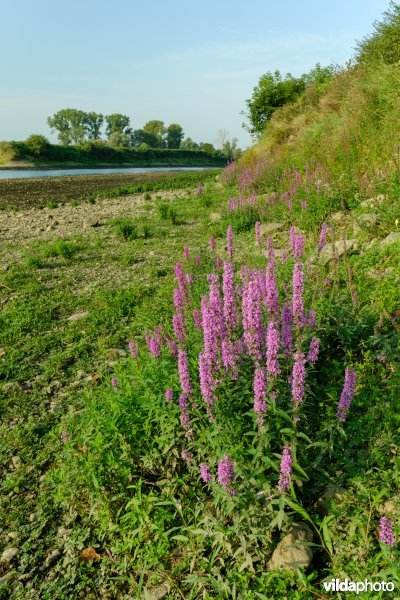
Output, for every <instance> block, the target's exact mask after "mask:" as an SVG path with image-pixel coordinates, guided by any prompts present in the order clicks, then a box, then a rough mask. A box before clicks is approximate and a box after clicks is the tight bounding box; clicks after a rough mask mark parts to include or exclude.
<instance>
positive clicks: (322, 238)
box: [318, 223, 328, 250]
mask: <svg viewBox="0 0 400 600" xmlns="http://www.w3.org/2000/svg"><path fill="white" fill-rule="evenodd" d="M327 232H328V225H327V224H326V223H322V227H321V233H320V234H319V242H318V250H322V248H323V247H324V246H325V240H326V234H327Z"/></svg>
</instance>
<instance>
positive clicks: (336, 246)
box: [319, 240, 358, 265]
mask: <svg viewBox="0 0 400 600" xmlns="http://www.w3.org/2000/svg"><path fill="white" fill-rule="evenodd" d="M357 249H358V243H357V240H337V241H336V242H332V243H331V244H325V246H324V247H323V248H322V250H321V252H320V254H319V260H320V262H321V263H322V264H323V265H326V264H327V263H328V262H329V261H330V260H332V259H334V258H335V256H342V254H344V253H345V252H349V251H350V250H357Z"/></svg>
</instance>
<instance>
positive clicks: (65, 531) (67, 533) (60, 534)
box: [57, 527, 72, 538]
mask: <svg viewBox="0 0 400 600" xmlns="http://www.w3.org/2000/svg"><path fill="white" fill-rule="evenodd" d="M71 533H72V529H66V528H65V527H59V528H58V530H57V535H58V537H61V538H67V537H69V536H70V535H71Z"/></svg>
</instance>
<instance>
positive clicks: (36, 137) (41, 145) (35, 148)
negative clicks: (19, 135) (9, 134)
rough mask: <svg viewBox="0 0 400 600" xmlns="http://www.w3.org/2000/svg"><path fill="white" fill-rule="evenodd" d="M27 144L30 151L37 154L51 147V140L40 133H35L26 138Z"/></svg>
mask: <svg viewBox="0 0 400 600" xmlns="http://www.w3.org/2000/svg"><path fill="white" fill-rule="evenodd" d="M25 145H26V147H27V148H28V150H29V152H30V153H31V154H34V155H35V156H38V155H39V154H43V152H46V150H48V149H49V148H50V142H49V140H48V139H47V138H46V137H44V135H40V134H39V133H34V134H32V135H30V136H29V137H28V138H26V140H25Z"/></svg>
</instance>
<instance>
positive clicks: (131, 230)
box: [113, 217, 138, 240]
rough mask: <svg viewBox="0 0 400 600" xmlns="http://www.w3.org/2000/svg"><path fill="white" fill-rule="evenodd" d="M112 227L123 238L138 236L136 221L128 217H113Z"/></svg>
mask: <svg viewBox="0 0 400 600" xmlns="http://www.w3.org/2000/svg"><path fill="white" fill-rule="evenodd" d="M113 224H114V227H115V231H116V234H117V236H118V237H119V238H121V239H123V240H135V239H136V238H137V236H138V232H137V226H136V223H135V222H134V221H133V220H132V219H129V218H128V217H122V218H120V219H115V220H114V222H113Z"/></svg>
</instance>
